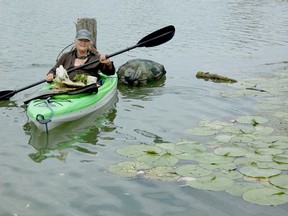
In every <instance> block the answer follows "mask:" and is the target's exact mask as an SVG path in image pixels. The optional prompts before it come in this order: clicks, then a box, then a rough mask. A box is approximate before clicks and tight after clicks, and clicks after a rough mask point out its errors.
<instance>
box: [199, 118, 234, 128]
mask: <svg viewBox="0 0 288 216" xmlns="http://www.w3.org/2000/svg"><path fill="white" fill-rule="evenodd" d="M198 125H199V126H202V127H209V128H212V129H215V130H219V129H221V128H223V126H227V125H232V124H231V123H228V122H223V121H218V120H215V121H199V122H198Z"/></svg>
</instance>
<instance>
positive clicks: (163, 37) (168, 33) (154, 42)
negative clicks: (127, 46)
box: [137, 25, 175, 47]
mask: <svg viewBox="0 0 288 216" xmlns="http://www.w3.org/2000/svg"><path fill="white" fill-rule="evenodd" d="M174 34H175V27H174V26H173V25H169V26H166V27H164V28H161V29H158V30H157V31H155V32H152V33H151V34H149V35H147V36H145V37H144V38H142V39H141V40H140V41H139V42H138V43H137V46H138V47H154V46H158V45H161V44H163V43H166V42H167V41H169V40H171V39H172V38H173V36H174Z"/></svg>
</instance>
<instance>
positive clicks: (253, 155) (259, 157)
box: [245, 153, 273, 162]
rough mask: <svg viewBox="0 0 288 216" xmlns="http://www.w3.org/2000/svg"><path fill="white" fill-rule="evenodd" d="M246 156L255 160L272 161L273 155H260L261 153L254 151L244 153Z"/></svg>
mask: <svg viewBox="0 0 288 216" xmlns="http://www.w3.org/2000/svg"><path fill="white" fill-rule="evenodd" d="M245 156H246V157H247V158H251V159H253V160H255V161H264V162H272V161H273V157H272V156H271V155H262V154H256V153H247V154H246V155H245Z"/></svg>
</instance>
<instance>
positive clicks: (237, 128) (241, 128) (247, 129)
mask: <svg viewBox="0 0 288 216" xmlns="http://www.w3.org/2000/svg"><path fill="white" fill-rule="evenodd" d="M254 131H255V128H254V127H253V126H247V125H233V126H226V127H224V128H223V129H222V132H223V133H232V134H252V133H253V132H254Z"/></svg>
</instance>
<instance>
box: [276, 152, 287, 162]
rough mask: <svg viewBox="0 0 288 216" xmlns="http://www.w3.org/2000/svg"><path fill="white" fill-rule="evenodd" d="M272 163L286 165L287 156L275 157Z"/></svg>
mask: <svg viewBox="0 0 288 216" xmlns="http://www.w3.org/2000/svg"><path fill="white" fill-rule="evenodd" d="M273 161H275V162H277V163H285V164H288V155H284V154H282V155H275V156H274V157H273Z"/></svg>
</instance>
